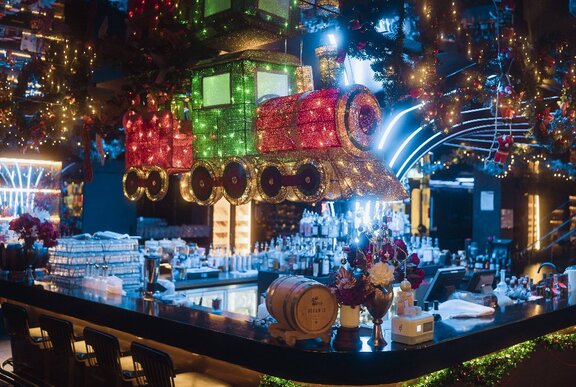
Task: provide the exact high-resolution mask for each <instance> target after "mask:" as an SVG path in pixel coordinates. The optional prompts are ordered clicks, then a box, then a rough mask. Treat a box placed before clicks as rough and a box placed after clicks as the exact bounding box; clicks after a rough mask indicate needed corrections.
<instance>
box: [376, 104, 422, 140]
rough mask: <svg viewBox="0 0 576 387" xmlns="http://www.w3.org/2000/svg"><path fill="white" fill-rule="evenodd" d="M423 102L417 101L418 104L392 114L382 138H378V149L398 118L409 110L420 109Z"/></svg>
mask: <svg viewBox="0 0 576 387" xmlns="http://www.w3.org/2000/svg"><path fill="white" fill-rule="evenodd" d="M425 104H426V103H425V102H422V103H419V104H418V105H414V106H412V107H410V108H408V109H406V110H402V111H401V112H400V113H398V114H396V115H395V116H394V118H392V120H391V121H390V123H389V124H388V126H387V127H386V129H385V130H384V134H383V135H382V139H381V140H380V143H379V144H378V150H380V149H382V148H384V144H386V140H387V139H388V136H389V135H390V132H392V129H394V126H396V123H397V122H398V121H399V120H400V118H402V117H404V116H405V115H406V114H408V113H410V112H411V111H414V110H416V109H420V108H421V107H422V106H424V105H425Z"/></svg>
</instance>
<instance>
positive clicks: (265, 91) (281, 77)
mask: <svg viewBox="0 0 576 387" xmlns="http://www.w3.org/2000/svg"><path fill="white" fill-rule="evenodd" d="M288 94H290V91H289V90H288V74H286V73H272V72H268V71H260V70H258V71H257V72H256V101H257V102H264V101H265V100H267V99H269V98H273V97H285V96H287V95H288Z"/></svg>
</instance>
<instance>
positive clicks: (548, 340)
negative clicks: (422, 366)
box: [403, 331, 576, 387]
mask: <svg viewBox="0 0 576 387" xmlns="http://www.w3.org/2000/svg"><path fill="white" fill-rule="evenodd" d="M571 332H572V331H571ZM571 332H570V333H567V332H566V331H564V332H555V333H551V334H549V335H546V336H542V337H539V338H537V339H534V340H529V341H526V342H523V343H520V344H517V345H514V346H512V347H510V348H506V349H503V350H501V351H498V352H495V353H492V354H489V355H486V356H483V357H479V358H477V359H473V360H470V361H467V362H464V363H462V364H461V365H459V366H455V367H451V368H446V369H443V370H440V371H437V372H433V373H431V374H428V375H425V376H422V377H420V378H418V379H416V380H412V381H409V382H406V383H404V384H403V385H404V386H420V387H424V386H426V387H431V386H450V385H453V384H455V383H456V382H460V383H463V384H467V385H474V386H478V385H482V386H495V385H498V384H501V382H502V379H503V378H505V377H506V376H508V375H509V373H510V371H511V370H513V369H514V368H516V367H518V365H519V364H520V363H522V362H523V361H525V360H526V359H528V358H529V357H530V356H531V355H532V353H533V352H534V351H535V350H536V348H537V346H541V347H543V348H544V349H546V350H554V351H565V350H569V349H574V348H576V333H571Z"/></svg>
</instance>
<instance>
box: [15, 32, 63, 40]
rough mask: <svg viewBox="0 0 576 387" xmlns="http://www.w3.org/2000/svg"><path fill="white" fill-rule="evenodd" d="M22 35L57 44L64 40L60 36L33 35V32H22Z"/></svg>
mask: <svg viewBox="0 0 576 387" xmlns="http://www.w3.org/2000/svg"><path fill="white" fill-rule="evenodd" d="M22 35H26V36H34V37H36V38H44V39H48V40H54V41H56V42H63V41H64V40H66V39H64V38H60V37H58V36H50V35H43V34H33V33H31V32H28V31H22Z"/></svg>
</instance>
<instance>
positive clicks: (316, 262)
mask: <svg viewBox="0 0 576 387" xmlns="http://www.w3.org/2000/svg"><path fill="white" fill-rule="evenodd" d="M319 270H320V246H318V245H317V246H316V254H315V256H314V260H313V262H312V275H313V276H314V277H318V274H319Z"/></svg>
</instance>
